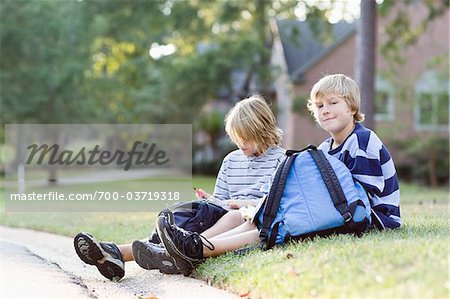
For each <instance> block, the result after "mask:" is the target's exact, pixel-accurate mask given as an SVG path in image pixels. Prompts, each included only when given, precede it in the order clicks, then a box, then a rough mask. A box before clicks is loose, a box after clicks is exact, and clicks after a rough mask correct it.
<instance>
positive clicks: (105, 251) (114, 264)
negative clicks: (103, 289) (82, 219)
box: [73, 232, 125, 281]
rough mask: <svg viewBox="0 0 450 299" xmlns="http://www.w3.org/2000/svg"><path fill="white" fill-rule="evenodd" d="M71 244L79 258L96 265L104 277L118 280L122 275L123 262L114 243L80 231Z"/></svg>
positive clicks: (123, 272) (123, 270) (123, 273)
mask: <svg viewBox="0 0 450 299" xmlns="http://www.w3.org/2000/svg"><path fill="white" fill-rule="evenodd" d="M73 245H74V246H75V251H76V252H77V254H78V256H79V257H80V259H81V260H82V261H83V262H85V263H86V264H89V265H94V266H96V267H97V269H98V271H100V273H101V274H102V275H103V276H105V277H106V278H108V279H110V280H113V281H119V280H120V279H121V278H122V277H124V275H125V263H124V261H123V257H122V254H121V253H120V250H119V248H118V247H117V245H116V244H114V243H103V242H99V241H97V239H95V238H94V237H93V236H92V235H90V234H88V233H83V232H81V233H79V234H78V235H76V236H75V238H74V239H73Z"/></svg>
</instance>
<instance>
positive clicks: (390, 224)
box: [308, 74, 402, 229]
mask: <svg viewBox="0 0 450 299" xmlns="http://www.w3.org/2000/svg"><path fill="white" fill-rule="evenodd" d="M360 102H361V100H360V93H359V88H358V85H357V84H356V82H355V81H353V80H352V79H351V78H349V77H347V76H345V75H342V74H335V75H328V76H325V77H323V78H322V79H320V80H319V81H318V82H317V83H316V84H315V85H314V87H313V88H312V90H311V95H310V99H309V100H308V109H309V110H310V111H311V113H312V114H313V115H314V118H315V119H316V121H317V122H318V123H319V125H320V126H321V127H322V128H323V129H324V130H325V131H327V132H328V133H330V135H331V137H330V138H328V139H327V140H325V141H324V142H323V143H322V144H321V145H320V146H319V149H321V150H323V152H325V153H328V154H330V155H332V156H334V157H336V158H338V159H339V160H341V161H342V162H344V164H345V165H346V166H347V167H348V168H349V169H350V172H351V173H352V175H353V178H354V179H355V180H356V181H358V182H360V183H361V184H362V186H363V187H364V189H365V190H366V192H367V194H368V195H369V198H370V201H371V206H372V223H373V225H374V226H375V227H377V228H379V229H385V228H391V229H393V228H398V227H400V226H401V224H402V220H401V218H400V189H399V184H398V178H397V174H396V171H395V167H394V162H393V160H392V158H391V156H390V154H389V152H388V150H387V149H386V147H385V146H384V144H383V143H382V142H381V140H380V138H378V136H377V135H376V134H375V133H374V132H373V131H371V130H369V129H367V128H365V127H364V126H362V125H361V124H360V122H361V121H363V120H364V115H363V114H361V113H360V112H359V107H360Z"/></svg>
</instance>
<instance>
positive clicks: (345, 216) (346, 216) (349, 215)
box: [342, 212, 353, 223]
mask: <svg viewBox="0 0 450 299" xmlns="http://www.w3.org/2000/svg"><path fill="white" fill-rule="evenodd" d="M342 217H344V222H345V223H347V222H349V221H350V220H352V219H353V216H352V213H350V212H346V213H345V214H344V215H342Z"/></svg>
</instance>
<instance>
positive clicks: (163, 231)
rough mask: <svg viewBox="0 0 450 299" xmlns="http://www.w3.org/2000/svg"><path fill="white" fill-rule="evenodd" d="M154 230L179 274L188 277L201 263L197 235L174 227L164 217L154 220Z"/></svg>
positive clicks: (201, 244)
mask: <svg viewBox="0 0 450 299" xmlns="http://www.w3.org/2000/svg"><path fill="white" fill-rule="evenodd" d="M156 230H157V231H158V235H159V238H160V239H161V241H162V242H163V244H164V247H166V250H167V252H168V253H169V254H170V256H171V257H173V259H174V260H175V265H176V266H177V268H178V269H179V270H180V272H181V273H182V274H183V275H185V276H189V275H190V274H191V273H192V271H193V270H194V268H195V267H197V266H198V265H199V264H200V263H201V262H203V240H202V238H203V239H204V237H202V236H201V235H200V234H198V233H194V232H188V231H185V230H184V229H182V228H179V227H178V226H176V225H171V224H170V223H169V220H168V219H167V218H166V217H164V216H159V217H158V218H157V220H156ZM205 241H206V242H207V243H209V244H207V245H205V246H208V248H209V249H211V250H214V246H213V245H212V244H211V243H210V242H209V241H208V240H206V239H205Z"/></svg>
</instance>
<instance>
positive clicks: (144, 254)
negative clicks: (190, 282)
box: [132, 240, 180, 274]
mask: <svg viewBox="0 0 450 299" xmlns="http://www.w3.org/2000/svg"><path fill="white" fill-rule="evenodd" d="M132 249H133V257H134V261H135V262H136V263H137V264H138V265H139V266H141V267H142V268H144V269H147V270H153V269H159V272H161V273H164V274H179V273H180V270H178V268H177V266H175V261H174V260H173V258H172V257H171V256H170V255H169V254H168V253H167V250H166V248H164V245H162V244H154V243H151V242H149V241H144V242H143V241H139V240H137V241H134V242H133V245H132Z"/></svg>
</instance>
